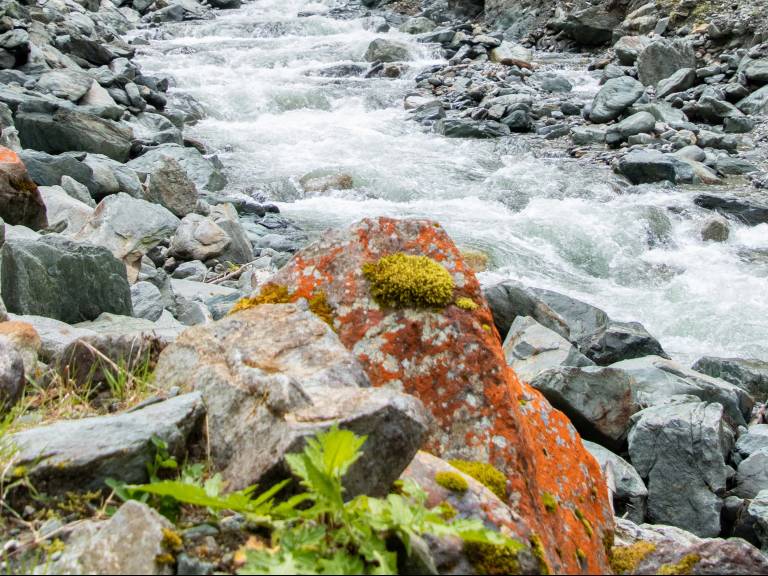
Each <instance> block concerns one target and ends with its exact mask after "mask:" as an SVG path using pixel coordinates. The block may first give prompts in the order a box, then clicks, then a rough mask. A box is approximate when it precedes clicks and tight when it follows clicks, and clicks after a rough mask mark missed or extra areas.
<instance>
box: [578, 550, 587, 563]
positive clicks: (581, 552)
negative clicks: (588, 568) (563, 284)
mask: <svg viewBox="0 0 768 576" xmlns="http://www.w3.org/2000/svg"><path fill="white" fill-rule="evenodd" d="M576 560H577V561H578V562H579V564H584V563H585V562H586V561H587V553H586V552H584V550H582V549H581V548H576Z"/></svg>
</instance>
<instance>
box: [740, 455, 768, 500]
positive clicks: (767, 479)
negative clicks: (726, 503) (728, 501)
mask: <svg viewBox="0 0 768 576" xmlns="http://www.w3.org/2000/svg"><path fill="white" fill-rule="evenodd" d="M762 490H768V447H766V448H758V449H757V450H755V451H754V452H752V453H751V454H750V455H749V457H748V458H745V459H744V460H742V461H741V463H739V467H738V469H737V470H736V487H735V488H734V489H733V491H732V492H733V494H734V495H736V496H739V497H741V498H754V497H756V496H757V495H758V494H759V493H760V492H761V491H762Z"/></svg>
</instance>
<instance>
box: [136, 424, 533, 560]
mask: <svg viewBox="0 0 768 576" xmlns="http://www.w3.org/2000/svg"><path fill="white" fill-rule="evenodd" d="M364 442H365V438H360V437H358V436H356V435H355V434H353V433H352V432H349V431H346V430H339V429H338V428H336V427H334V428H332V429H331V430H329V431H328V432H325V433H321V434H318V435H317V437H315V438H312V439H310V440H308V441H307V445H306V447H305V449H304V451H303V452H301V453H300V454H290V455H288V456H286V462H287V464H288V466H289V468H290V469H291V472H292V473H293V474H294V475H295V476H296V477H297V478H298V479H299V481H300V483H301V485H302V486H303V487H304V488H305V490H306V492H303V493H300V494H298V495H296V496H293V497H291V498H289V499H287V500H285V501H282V502H276V496H277V494H278V493H279V492H280V491H281V490H282V489H283V488H284V486H285V485H286V484H287V483H288V482H290V481H285V482H282V483H280V484H277V485H275V486H273V487H272V488H270V489H269V490H267V491H266V492H263V493H261V494H259V495H258V496H256V487H255V486H252V487H250V488H248V489H246V490H242V491H239V492H230V493H228V494H221V492H220V490H221V483H217V484H215V485H208V483H206V485H205V486H200V485H199V483H194V481H193V482H191V483H190V482H185V481H184V480H183V479H182V480H178V481H167V480H166V481H161V482H155V483H150V484H146V485H142V486H127V487H125V490H126V492H127V493H128V494H132V495H137V494H138V495H141V494H143V495H152V496H153V497H156V498H157V497H160V498H165V497H170V498H173V499H175V500H176V501H178V502H180V503H183V504H188V505H193V506H199V507H204V508H208V509H209V510H214V511H218V510H231V511H234V512H239V513H241V514H243V515H245V516H246V517H248V519H249V520H251V521H252V522H257V523H258V524H259V525H261V526H263V527H265V528H268V529H270V531H271V547H270V548H263V549H257V550H248V551H247V552H246V558H247V560H246V563H245V565H244V566H243V568H242V570H240V573H241V574H395V573H397V565H398V562H397V552H396V551H395V550H396V549H397V547H392V546H391V545H388V543H389V544H391V542H392V539H396V540H398V541H399V542H400V543H401V544H402V548H403V549H404V550H405V551H406V553H408V554H410V552H411V547H410V544H411V541H412V540H413V539H414V538H417V537H420V536H421V535H423V534H427V533H428V534H433V535H435V536H454V537H460V538H463V539H464V540H465V542H471V543H475V544H479V545H486V544H487V545H490V546H493V547H495V548H494V549H495V550H507V549H508V550H510V551H513V552H514V554H516V553H517V551H518V550H520V549H521V548H522V545H521V544H519V543H518V542H515V541H513V540H510V539H509V538H507V537H505V536H503V535H501V534H499V533H498V532H494V531H491V530H487V529H486V528H485V527H484V526H483V524H482V522H480V521H478V520H454V521H453V522H449V521H448V520H447V519H446V516H449V514H446V510H445V509H444V507H442V506H438V507H436V508H433V509H428V508H426V506H425V503H426V498H427V497H426V494H425V493H424V492H423V491H422V490H420V489H419V488H418V486H416V485H415V484H414V483H413V482H409V481H408V482H403V483H402V484H401V485H400V487H399V490H400V492H399V493H397V494H394V493H393V494H389V495H388V496H387V497H386V498H371V497H368V496H365V495H360V496H357V497H355V498H353V499H351V500H348V501H345V499H344V486H343V483H342V480H343V478H344V476H345V474H346V473H347V472H348V471H349V469H350V467H351V466H352V465H353V464H354V463H355V462H356V461H357V460H358V459H359V458H360V456H361V454H362V453H361V448H362V446H363V444H364ZM214 478H215V477H214ZM209 482H210V481H209Z"/></svg>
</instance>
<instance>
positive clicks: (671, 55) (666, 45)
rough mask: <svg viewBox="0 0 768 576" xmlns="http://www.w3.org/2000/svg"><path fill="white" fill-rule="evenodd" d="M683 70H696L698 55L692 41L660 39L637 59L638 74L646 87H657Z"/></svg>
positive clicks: (652, 43) (644, 50)
mask: <svg viewBox="0 0 768 576" xmlns="http://www.w3.org/2000/svg"><path fill="white" fill-rule="evenodd" d="M682 68H692V69H694V70H695V69H696V54H695V53H694V51H693V45H692V44H691V42H690V41H688V40H684V39H679V38H676V39H674V40H670V39H667V38H660V39H659V40H656V41H655V42H651V43H650V44H649V45H648V46H646V47H645V49H643V51H642V52H640V55H639V56H638V57H637V72H638V75H639V76H640V82H642V83H643V85H644V86H655V85H656V84H658V83H659V81H661V80H664V79H665V78H669V77H670V76H672V74H674V73H675V72H677V71H678V70H680V69H682Z"/></svg>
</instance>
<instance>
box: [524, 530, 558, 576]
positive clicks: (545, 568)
mask: <svg viewBox="0 0 768 576" xmlns="http://www.w3.org/2000/svg"><path fill="white" fill-rule="evenodd" d="M529 541H530V543H531V553H533V556H534V558H536V560H537V561H538V562H539V574H544V575H548V574H552V569H551V568H550V567H549V563H548V562H547V558H546V556H545V555H544V544H543V543H542V542H541V538H540V537H539V535H538V534H536V533H534V534H531V537H530V539H529Z"/></svg>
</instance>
